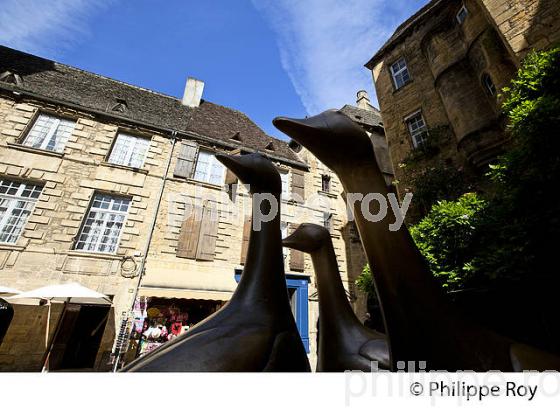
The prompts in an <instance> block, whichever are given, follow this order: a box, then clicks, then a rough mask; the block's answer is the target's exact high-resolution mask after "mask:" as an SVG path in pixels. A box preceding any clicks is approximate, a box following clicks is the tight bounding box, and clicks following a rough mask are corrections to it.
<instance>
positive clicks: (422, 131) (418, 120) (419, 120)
mask: <svg viewBox="0 0 560 410" xmlns="http://www.w3.org/2000/svg"><path fill="white" fill-rule="evenodd" d="M406 125H407V127H408V131H409V132H410V136H411V137H412V145H413V146H414V148H418V147H419V146H420V145H422V144H424V143H425V142H426V137H427V135H428V134H427V131H428V128H427V127H426V122H425V121H424V117H423V116H422V113H421V112H417V113H416V114H413V115H411V116H410V117H408V118H407V119H406Z"/></svg>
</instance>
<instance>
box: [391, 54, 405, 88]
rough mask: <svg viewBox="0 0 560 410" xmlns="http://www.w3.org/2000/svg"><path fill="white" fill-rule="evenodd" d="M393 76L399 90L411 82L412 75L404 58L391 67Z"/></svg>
mask: <svg viewBox="0 0 560 410" xmlns="http://www.w3.org/2000/svg"><path fill="white" fill-rule="evenodd" d="M391 76H392V77H393V83H394V84H395V88H396V89H397V90H398V89H399V88H401V87H403V86H405V85H406V84H408V83H409V82H410V73H409V72H408V67H407V66H406V60H405V59H404V57H401V58H399V59H398V60H397V61H396V62H394V63H393V64H392V65H391Z"/></svg>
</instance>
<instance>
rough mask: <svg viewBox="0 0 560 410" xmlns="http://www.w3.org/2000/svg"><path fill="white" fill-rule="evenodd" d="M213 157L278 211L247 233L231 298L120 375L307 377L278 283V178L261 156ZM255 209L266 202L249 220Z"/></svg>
mask: <svg viewBox="0 0 560 410" xmlns="http://www.w3.org/2000/svg"><path fill="white" fill-rule="evenodd" d="M216 157H217V159H218V160H219V161H221V162H222V163H223V164H224V165H225V166H226V167H227V168H229V169H230V170H231V171H232V172H233V173H234V174H236V175H237V177H239V179H240V180H241V182H243V183H244V184H248V185H249V186H250V193H251V195H253V196H254V195H255V194H257V193H258V194H271V195H272V196H273V197H274V198H275V199H276V202H277V204H278V212H276V215H275V217H274V218H273V219H271V220H269V221H268V222H262V224H261V229H260V230H252V231H251V234H250V239H249V246H248V252H247V258H246V262H245V267H244V269H243V273H242V275H241V280H240V281H239V284H238V286H237V289H236V290H235V292H234V294H233V296H232V298H231V300H230V301H229V302H228V303H227V304H226V305H225V306H224V307H223V308H222V309H220V310H219V311H217V312H216V313H215V314H213V315H212V316H210V317H208V318H206V319H205V320H204V321H202V322H200V323H199V324H197V325H196V326H194V327H193V328H192V329H191V330H189V331H188V332H187V333H185V334H184V335H182V336H180V337H178V338H176V339H174V340H172V341H171V342H168V343H166V344H165V345H163V346H161V347H160V348H158V349H156V350H154V351H153V352H150V353H148V354H147V355H146V356H144V357H141V358H140V359H137V360H136V361H134V362H132V363H131V364H129V365H128V366H127V367H126V368H125V369H124V371H129V372H138V371H147V372H160V371H169V372H184V371H196V372H207V371H217V372H228V371H231V372H246V371H248V372H260V371H289V372H300V371H301V372H305V371H310V367H309V361H308V359H307V354H306V353H305V348H304V346H303V343H302V341H301V338H300V335H299V333H298V330H297V327H296V324H295V321H294V318H293V316H292V312H291V309H290V304H289V301H288V292H287V288H286V279H285V277H284V263H283V256H282V239H281V232H280V209H279V207H280V192H281V190H282V186H281V182H280V175H279V173H278V171H277V170H276V168H275V167H274V165H273V164H272V163H271V162H270V161H269V160H268V159H267V158H265V157H264V156H262V155H260V154H250V155H243V156H229V155H217V156H216ZM258 206H260V211H261V212H262V214H263V215H267V214H268V211H269V209H270V202H268V201H266V200H265V201H262V202H261V203H260V204H259V203H257V202H256V201H253V205H252V211H253V214H255V211H256V209H257V208H256V207H258ZM267 219H268V218H267ZM232 274H233V272H232Z"/></svg>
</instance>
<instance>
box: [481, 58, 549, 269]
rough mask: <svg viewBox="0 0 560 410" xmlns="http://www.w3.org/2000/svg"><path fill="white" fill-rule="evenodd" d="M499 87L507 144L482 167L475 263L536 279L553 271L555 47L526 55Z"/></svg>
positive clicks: (482, 267) (486, 267) (485, 267)
mask: <svg viewBox="0 0 560 410" xmlns="http://www.w3.org/2000/svg"><path fill="white" fill-rule="evenodd" d="M504 93H505V97H506V98H505V102H504V104H503V110H504V113H505V114H506V115H507V117H508V120H509V126H508V131H509V134H510V135H511V148H510V149H509V150H508V151H507V152H506V154H505V155H504V156H502V157H501V158H499V160H498V161H497V163H496V165H494V166H492V167H491V171H490V173H489V176H490V178H491V179H492V181H493V185H494V195H493V196H492V197H490V198H489V206H488V208H487V209H486V210H485V212H484V218H483V219H482V224H481V226H480V227H479V232H480V234H479V239H480V240H479V241H478V243H479V245H480V246H479V249H478V251H477V259H476V261H475V262H476V263H475V264H476V267H477V270H478V271H480V272H481V273H484V274H486V275H487V276H489V277H490V278H492V279H500V278H505V279H514V280H519V279H527V278H528V277H532V279H533V280H536V278H535V277H536V276H541V275H548V274H552V273H555V272H556V271H558V268H557V267H556V261H555V259H556V256H555V255H556V253H557V248H558V246H557V243H558V238H559V234H560V201H559V200H558V199H557V198H558V193H557V192H556V191H557V187H558V186H559V182H560V48H554V49H551V50H549V51H544V52H538V53H537V52H533V53H530V54H529V55H528V56H527V57H526V59H525V60H524V62H523V65H522V67H521V69H520V70H519V72H518V74H517V77H516V78H515V79H514V80H512V82H511V86H510V87H509V88H507V89H504Z"/></svg>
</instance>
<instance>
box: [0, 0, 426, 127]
mask: <svg viewBox="0 0 560 410" xmlns="http://www.w3.org/2000/svg"><path fill="white" fill-rule="evenodd" d="M426 3H427V0H236V1H232V0H206V1H187V0H183V1H179V0H168V1H165V2H157V1H154V0H128V1H127V0H49V1H45V0H0V43H1V44H4V45H7V46H10V47H14V48H17V49H20V50H23V51H26V52H30V53H33V54H37V55H40V56H42V57H46V58H50V59H53V60H56V61H60V62H62V63H65V64H69V65H72V66H76V67H79V68H82V69H84V70H88V71H93V72H95V73H98V74H102V75H105V76H108V77H112V78H115V79H118V80H121V81H125V82H127V83H131V84H135V85H139V86H142V87H146V88H149V89H153V90H155V91H159V92H162V93H165V94H169V95H173V96H177V97H180V96H182V92H183V88H184V83H185V79H186V77H187V76H193V77H196V78H199V79H201V80H203V81H204V82H205V83H206V86H205V90H204V96H203V98H205V99H206V100H208V101H212V102H214V103H217V104H222V105H225V106H228V107H232V108H235V109H238V110H240V111H243V112H245V113H246V114H247V115H249V116H250V117H251V118H252V119H253V120H254V121H255V122H256V123H257V124H259V125H260V126H261V127H262V128H263V129H264V130H265V131H266V132H268V133H269V134H271V135H274V136H277V137H282V134H281V133H279V132H278V131H276V130H275V129H274V127H273V126H272V124H271V121H272V118H274V117H275V116H277V115H288V116H294V117H302V116H305V115H313V114H317V113H318V112H320V111H323V110H325V109H328V108H339V107H341V106H342V105H344V104H346V103H350V104H352V103H354V102H355V95H356V92H357V91H358V90H359V89H366V90H367V91H368V92H369V93H370V95H371V96H372V99H374V98H375V96H374V90H373V83H372V80H371V76H370V73H369V72H368V71H367V70H366V69H365V68H364V67H363V64H364V63H365V62H366V61H367V60H368V59H369V58H370V57H371V56H372V55H373V53H374V52H375V51H376V50H377V49H378V48H379V47H380V46H381V45H382V44H383V43H384V41H385V40H386V39H387V38H388V37H389V36H390V35H391V33H392V31H393V30H394V29H395V28H396V26H397V25H398V24H400V23H401V22H402V21H403V20H404V19H406V18H407V17H408V16H410V15H411V14H413V13H414V12H415V11H416V10H417V9H419V8H420V7H422V6H423V5H424V4H426ZM374 101H375V100H374Z"/></svg>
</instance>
